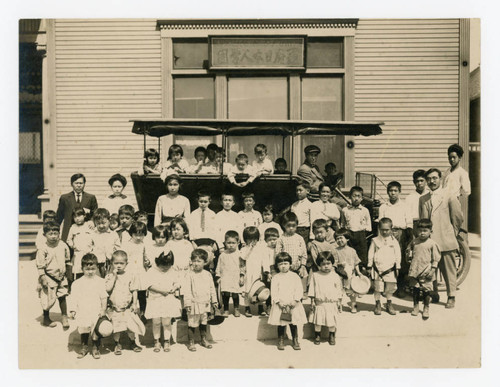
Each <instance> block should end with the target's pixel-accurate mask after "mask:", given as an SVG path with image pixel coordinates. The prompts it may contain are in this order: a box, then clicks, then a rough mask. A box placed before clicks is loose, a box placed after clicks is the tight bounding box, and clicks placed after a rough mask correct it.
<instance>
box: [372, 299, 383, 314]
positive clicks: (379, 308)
mask: <svg viewBox="0 0 500 387" xmlns="http://www.w3.org/2000/svg"><path fill="white" fill-rule="evenodd" d="M373 313H375V315H377V316H380V315H381V314H382V304H380V301H375V309H374V310H373Z"/></svg>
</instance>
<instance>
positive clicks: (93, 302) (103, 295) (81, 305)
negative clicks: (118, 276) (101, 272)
mask: <svg viewBox="0 0 500 387" xmlns="http://www.w3.org/2000/svg"><path fill="white" fill-rule="evenodd" d="M107 298H108V293H107V292H106V286H105V282H104V279H102V278H101V277H99V276H97V275H94V276H93V277H87V276H83V277H81V278H79V279H77V280H76V281H75V282H73V285H72V286H71V296H70V299H69V304H70V305H69V306H70V310H71V311H75V312H76V315H75V322H76V325H77V327H78V333H90V332H91V331H92V329H93V328H94V325H95V323H96V322H97V319H98V318H99V313H100V312H101V303H102V300H106V299H107Z"/></svg>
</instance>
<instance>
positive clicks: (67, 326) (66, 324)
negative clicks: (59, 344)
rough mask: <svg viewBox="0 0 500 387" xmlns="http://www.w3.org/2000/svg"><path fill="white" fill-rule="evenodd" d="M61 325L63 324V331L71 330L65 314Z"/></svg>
mask: <svg viewBox="0 0 500 387" xmlns="http://www.w3.org/2000/svg"><path fill="white" fill-rule="evenodd" d="M61 323H62V327H63V329H64V330H67V329H68V328H69V322H68V316H66V315H65V314H63V315H62V316H61Z"/></svg>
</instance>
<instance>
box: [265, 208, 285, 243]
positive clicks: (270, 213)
mask: <svg viewBox="0 0 500 387" xmlns="http://www.w3.org/2000/svg"><path fill="white" fill-rule="evenodd" d="M268 228H275V229H276V230H277V231H278V233H279V235H278V236H281V234H283V231H282V230H281V227H280V225H279V224H278V223H276V222H275V221H274V208H273V205H272V204H268V205H266V206H265V207H264V210H263V211H262V223H261V224H260V225H259V232H260V240H262V241H263V240H264V234H265V233H266V230H267V229H268Z"/></svg>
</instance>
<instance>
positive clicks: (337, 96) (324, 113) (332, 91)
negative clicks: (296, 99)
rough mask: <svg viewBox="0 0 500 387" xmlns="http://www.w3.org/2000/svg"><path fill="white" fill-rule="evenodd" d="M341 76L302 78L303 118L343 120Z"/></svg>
mask: <svg viewBox="0 0 500 387" xmlns="http://www.w3.org/2000/svg"><path fill="white" fill-rule="evenodd" d="M342 95H343V85H342V78H341V77H331V76H329V77H325V76H321V77H303V78H302V119H303V120H330V121H342V116H343V114H342V112H343V103H342Z"/></svg>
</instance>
